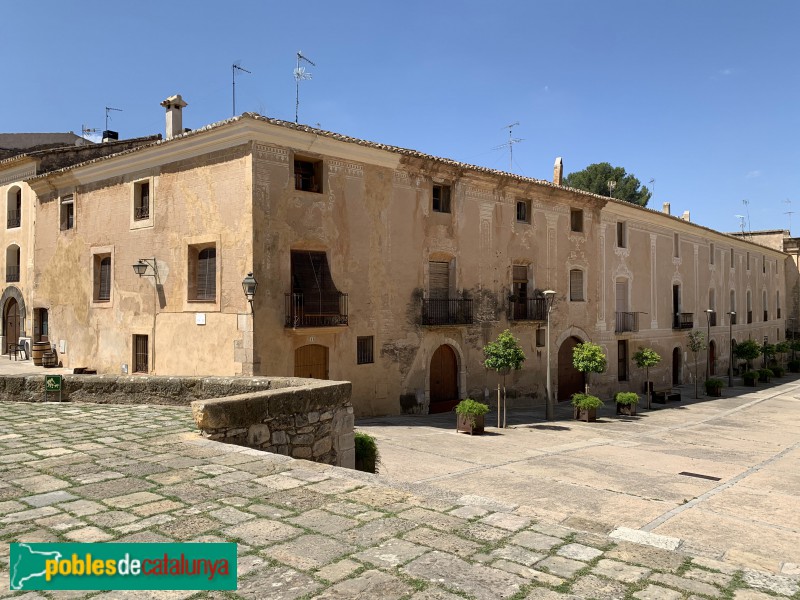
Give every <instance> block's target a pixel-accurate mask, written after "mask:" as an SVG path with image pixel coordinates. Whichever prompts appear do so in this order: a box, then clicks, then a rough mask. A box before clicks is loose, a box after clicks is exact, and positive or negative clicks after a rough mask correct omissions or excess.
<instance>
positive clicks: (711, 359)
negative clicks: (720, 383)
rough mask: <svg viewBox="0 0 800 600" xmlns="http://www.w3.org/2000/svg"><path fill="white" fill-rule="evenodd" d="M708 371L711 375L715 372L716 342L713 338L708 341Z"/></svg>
mask: <svg viewBox="0 0 800 600" xmlns="http://www.w3.org/2000/svg"><path fill="white" fill-rule="evenodd" d="M708 372H709V373H710V374H711V375H716V374H717V344H716V343H715V342H714V340H711V341H710V342H709V343H708Z"/></svg>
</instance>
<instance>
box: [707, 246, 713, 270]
mask: <svg viewBox="0 0 800 600" xmlns="http://www.w3.org/2000/svg"><path fill="white" fill-rule="evenodd" d="M708 264H710V265H713V264H714V244H709V246H708Z"/></svg>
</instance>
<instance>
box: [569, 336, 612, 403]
mask: <svg viewBox="0 0 800 600" xmlns="http://www.w3.org/2000/svg"><path fill="white" fill-rule="evenodd" d="M572 364H573V366H574V367H575V368H576V369H577V370H578V371H580V372H581V373H583V374H584V376H585V377H586V394H588V393H589V375H590V374H591V373H602V372H603V371H605V370H606V355H605V354H604V353H603V349H602V348H601V347H600V346H598V345H597V344H593V343H592V342H583V343H581V344H577V345H576V346H575V347H574V348H573V349H572ZM601 404H602V402H601Z"/></svg>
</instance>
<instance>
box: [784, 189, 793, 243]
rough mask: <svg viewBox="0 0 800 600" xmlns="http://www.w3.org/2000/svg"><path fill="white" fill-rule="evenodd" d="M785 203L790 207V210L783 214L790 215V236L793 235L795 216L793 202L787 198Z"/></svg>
mask: <svg viewBox="0 0 800 600" xmlns="http://www.w3.org/2000/svg"><path fill="white" fill-rule="evenodd" d="M783 203H784V204H788V205H789V207H788V208H789V210H787V211H786V212H785V213H783V214H785V215H789V235H792V215H793V214H794V211H793V210H792V201H791V200H789V199H788V198H787V199H786V200H784V201H783Z"/></svg>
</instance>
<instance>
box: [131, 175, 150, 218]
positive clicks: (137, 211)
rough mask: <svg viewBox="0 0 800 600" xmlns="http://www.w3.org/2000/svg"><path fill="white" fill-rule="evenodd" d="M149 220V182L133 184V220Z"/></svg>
mask: <svg viewBox="0 0 800 600" xmlns="http://www.w3.org/2000/svg"><path fill="white" fill-rule="evenodd" d="M149 218H150V181H139V182H137V183H134V184H133V220H134V221H145V220H147V219H149Z"/></svg>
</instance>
